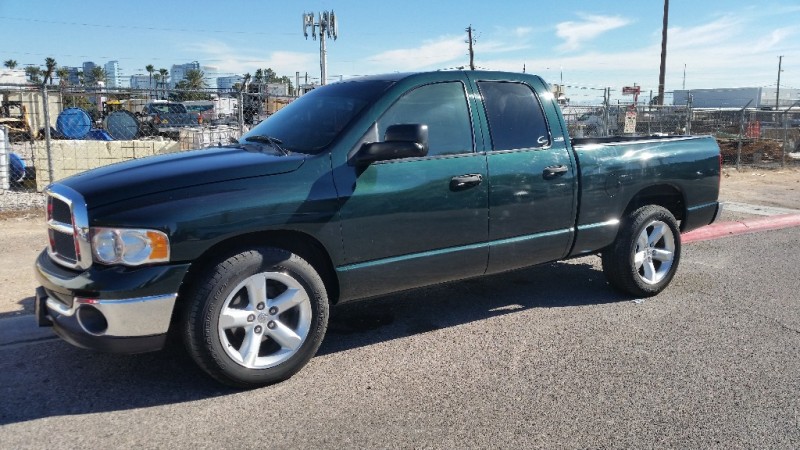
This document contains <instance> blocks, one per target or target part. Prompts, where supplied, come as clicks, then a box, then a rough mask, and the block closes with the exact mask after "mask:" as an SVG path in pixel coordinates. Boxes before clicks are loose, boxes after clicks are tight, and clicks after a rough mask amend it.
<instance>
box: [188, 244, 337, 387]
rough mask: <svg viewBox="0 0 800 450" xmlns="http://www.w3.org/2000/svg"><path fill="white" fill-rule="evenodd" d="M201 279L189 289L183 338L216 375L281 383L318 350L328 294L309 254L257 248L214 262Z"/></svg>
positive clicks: (240, 381) (237, 383)
mask: <svg viewBox="0 0 800 450" xmlns="http://www.w3.org/2000/svg"><path fill="white" fill-rule="evenodd" d="M199 280H200V281H199V283H198V285H197V286H196V287H194V288H193V289H190V290H189V292H188V293H187V298H186V301H187V302H186V305H187V306H186V308H185V310H184V311H185V312H184V320H183V337H184V343H185V344H186V348H187V349H188V351H189V354H190V355H191V356H192V358H193V359H194V360H195V362H197V364H198V365H199V366H200V367H201V368H202V369H203V370H205V371H206V372H207V373H208V374H209V375H211V376H212V377H214V378H215V379H217V380H219V381H220V382H222V383H224V384H227V385H229V386H234V387H237V388H254V387H259V386H264V385H268V384H272V383H277V382H279V381H283V380H285V379H287V378H289V377H291V376H292V375H294V374H295V373H297V372H298V371H299V370H300V369H301V368H302V367H303V366H305V365H306V363H308V361H309V360H310V359H311V358H312V357H313V356H314V354H315V353H316V352H317V349H318V348H319V346H320V344H321V343H322V339H323V337H324V336H325V330H326V328H327V325H328V309H329V308H328V296H327V293H326V291H325V285H324V284H323V282H322V279H321V278H320V276H319V274H318V273H317V272H316V270H314V268H313V267H312V266H311V265H310V264H309V263H308V262H306V261H305V260H304V259H302V258H300V257H299V256H297V255H295V254H293V253H291V252H289V251H286V250H282V249H277V248H269V247H268V248H259V249H252V250H247V251H243V252H241V253H237V254H235V255H232V256H230V257H228V258H226V259H224V260H222V261H221V262H219V263H218V264H216V265H214V266H212V267H210V268H209V269H208V270H207V272H206V273H205V274H204V275H203V276H201V277H200V278H199ZM262 289H263V290H262ZM262 300H263V301H262ZM251 347H252V348H251Z"/></svg>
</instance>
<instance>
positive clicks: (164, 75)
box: [158, 67, 169, 98]
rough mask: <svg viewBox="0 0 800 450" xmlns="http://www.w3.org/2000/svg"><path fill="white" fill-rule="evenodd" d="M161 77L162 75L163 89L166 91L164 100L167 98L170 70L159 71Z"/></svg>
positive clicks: (162, 69) (161, 69)
mask: <svg viewBox="0 0 800 450" xmlns="http://www.w3.org/2000/svg"><path fill="white" fill-rule="evenodd" d="M158 73H159V75H161V87H162V88H163V89H164V98H166V97H167V77H168V76H169V70H167V69H165V68H163V67H162V68H160V69H158Z"/></svg>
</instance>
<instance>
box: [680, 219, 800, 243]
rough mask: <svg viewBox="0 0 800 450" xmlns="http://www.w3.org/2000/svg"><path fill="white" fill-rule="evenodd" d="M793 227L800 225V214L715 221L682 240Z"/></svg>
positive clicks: (685, 241) (716, 237)
mask: <svg viewBox="0 0 800 450" xmlns="http://www.w3.org/2000/svg"><path fill="white" fill-rule="evenodd" d="M791 227H800V214H786V215H781V216H769V217H765V218H763V219H752V220H744V221H741V222H720V223H713V224H711V225H708V226H705V227H703V228H698V229H696V230H693V231H690V232H688V233H685V234H683V235H681V241H682V242H683V243H684V244H688V243H690V242H699V241H708V240H711V239H719V238H722V237H727V236H736V235H738V234H747V233H756V232H759V231H769V230H780V229H783V228H791Z"/></svg>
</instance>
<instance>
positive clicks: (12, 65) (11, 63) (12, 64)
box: [3, 59, 17, 69]
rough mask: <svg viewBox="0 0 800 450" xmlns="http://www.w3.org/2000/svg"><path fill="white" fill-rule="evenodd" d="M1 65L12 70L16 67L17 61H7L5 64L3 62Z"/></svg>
mask: <svg viewBox="0 0 800 450" xmlns="http://www.w3.org/2000/svg"><path fill="white" fill-rule="evenodd" d="M3 65H4V66H6V67H7V68H9V69H14V68H16V67H17V61H16V60H13V59H7V60H5V62H3Z"/></svg>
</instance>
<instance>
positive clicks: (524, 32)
mask: <svg viewBox="0 0 800 450" xmlns="http://www.w3.org/2000/svg"><path fill="white" fill-rule="evenodd" d="M512 33H513V35H514V36H515V37H517V38H523V37H526V36H528V35H530V34H531V33H533V28H532V27H517V28H515V29H514V31H513V32H512Z"/></svg>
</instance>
